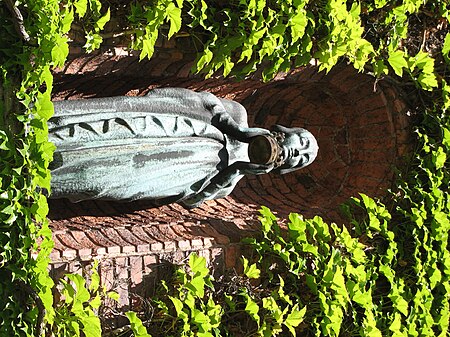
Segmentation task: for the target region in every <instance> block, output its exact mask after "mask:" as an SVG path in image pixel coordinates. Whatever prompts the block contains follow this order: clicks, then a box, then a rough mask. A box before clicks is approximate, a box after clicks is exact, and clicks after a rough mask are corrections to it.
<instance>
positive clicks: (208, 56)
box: [194, 48, 213, 73]
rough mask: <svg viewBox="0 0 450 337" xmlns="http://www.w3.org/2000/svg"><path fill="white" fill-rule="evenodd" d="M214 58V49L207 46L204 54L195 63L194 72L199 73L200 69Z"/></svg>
mask: <svg viewBox="0 0 450 337" xmlns="http://www.w3.org/2000/svg"><path fill="white" fill-rule="evenodd" d="M212 58H213V53H212V51H211V50H209V48H205V50H204V51H203V54H202V56H201V57H200V58H199V60H198V61H197V63H196V65H195V69H194V72H196V73H198V72H199V71H200V70H202V69H203V68H205V67H206V66H207V65H208V64H209V63H210V62H211V60H212Z"/></svg>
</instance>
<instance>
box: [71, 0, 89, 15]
mask: <svg viewBox="0 0 450 337" xmlns="http://www.w3.org/2000/svg"><path fill="white" fill-rule="evenodd" d="M87 2H88V0H76V1H75V2H74V3H73V5H74V6H75V9H76V12H77V14H78V16H79V17H80V18H81V17H83V16H84V15H85V14H86V10H87Z"/></svg>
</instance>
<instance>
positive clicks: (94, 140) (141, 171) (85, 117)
mask: <svg viewBox="0 0 450 337" xmlns="http://www.w3.org/2000/svg"><path fill="white" fill-rule="evenodd" d="M54 106H55V114H54V116H53V117H52V118H51V119H50V120H49V136H50V140H51V141H52V142H53V143H54V144H55V145H56V151H55V154H54V161H53V162H52V164H51V167H50V169H51V172H52V181H51V197H53V198H62V197H66V198H69V199H70V200H71V201H82V200H88V199H104V200H124V201H132V200H137V199H147V200H157V201H158V200H159V201H161V202H163V203H165V202H182V203H184V204H185V205H187V206H193V205H196V204H198V203H199V202H201V201H202V199H203V197H200V198H199V197H198V195H199V193H200V192H202V191H205V190H207V189H208V188H209V190H214V191H215V192H214V193H215V195H214V198H219V197H223V196H225V195H228V194H229V193H230V192H231V191H232V190H233V188H234V186H235V185H236V183H237V181H238V180H239V179H240V178H241V177H242V175H239V174H234V175H232V177H231V176H230V177H225V178H224V179H219V180H221V181H222V182H221V185H220V186H219V185H218V186H211V179H213V178H214V177H216V178H217V177H218V176H220V174H221V172H224V170H225V171H226V168H227V167H230V165H232V164H233V163H234V162H236V161H244V162H248V161H249V160H248V155H247V146H248V145H247V143H245V142H242V141H239V140H237V139H236V138H235V137H233V134H235V135H237V136H236V137H237V138H239V132H240V130H245V129H247V128H248V125H247V114H246V111H245V109H244V108H243V107H242V106H241V105H240V104H238V103H236V102H234V101H230V100H225V99H220V98H217V97H216V96H214V95H212V94H210V93H206V92H193V91H191V90H187V89H180V88H166V89H155V90H152V91H151V92H150V93H149V94H148V95H147V96H144V97H113V98H95V99H85V100H75V101H61V102H55V103H54ZM247 130H249V129H247ZM216 180H217V179H216ZM224 182H225V183H224ZM216 185H217V184H216ZM209 194H211V193H209Z"/></svg>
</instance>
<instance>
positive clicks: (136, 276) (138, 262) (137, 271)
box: [129, 256, 144, 285]
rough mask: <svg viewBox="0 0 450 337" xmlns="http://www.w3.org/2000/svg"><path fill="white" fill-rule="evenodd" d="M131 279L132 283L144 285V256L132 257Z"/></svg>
mask: <svg viewBox="0 0 450 337" xmlns="http://www.w3.org/2000/svg"><path fill="white" fill-rule="evenodd" d="M129 259H130V278H131V283H133V284H135V285H137V284H140V283H142V279H143V271H144V263H143V258H142V256H130V258H129Z"/></svg>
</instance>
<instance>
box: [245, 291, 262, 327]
mask: <svg viewBox="0 0 450 337" xmlns="http://www.w3.org/2000/svg"><path fill="white" fill-rule="evenodd" d="M243 295H244V298H245V301H246V304H245V309H244V310H245V312H246V313H248V314H249V315H250V317H251V318H252V319H253V320H254V321H255V322H256V323H257V324H258V326H259V321H260V318H259V315H258V312H259V306H258V304H257V303H256V302H255V301H253V300H252V298H251V297H250V296H249V295H248V294H243Z"/></svg>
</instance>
